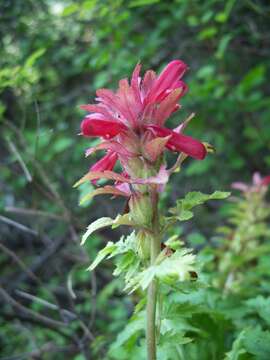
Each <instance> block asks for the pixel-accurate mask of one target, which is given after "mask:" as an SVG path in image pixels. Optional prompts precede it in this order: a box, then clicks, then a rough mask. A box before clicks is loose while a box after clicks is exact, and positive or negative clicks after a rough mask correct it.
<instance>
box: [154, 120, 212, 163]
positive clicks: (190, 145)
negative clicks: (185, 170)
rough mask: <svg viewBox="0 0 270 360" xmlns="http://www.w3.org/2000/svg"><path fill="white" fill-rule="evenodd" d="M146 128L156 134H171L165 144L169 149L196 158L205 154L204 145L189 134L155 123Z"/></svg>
mask: <svg viewBox="0 0 270 360" xmlns="http://www.w3.org/2000/svg"><path fill="white" fill-rule="evenodd" d="M147 128H148V129H150V130H152V131H153V133H154V134H155V135H156V136H162V137H166V136H171V137H170V139H169V140H168V142H167V144H166V147H167V148H168V149H169V150H171V151H178V152H183V153H185V154H187V155H189V156H191V157H193V158H195V159H197V160H203V159H204V158H205V156H206V154H207V151H206V148H205V146H204V145H203V144H202V143H201V142H200V141H198V140H196V139H193V138H192V137H190V136H187V135H183V134H181V133H180V134H179V133H176V132H175V131H173V130H170V129H167V128H164V127H160V126H157V125H149V126H148V127H147Z"/></svg>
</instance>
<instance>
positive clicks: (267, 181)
mask: <svg viewBox="0 0 270 360" xmlns="http://www.w3.org/2000/svg"><path fill="white" fill-rule="evenodd" d="M261 184H262V185H264V186H267V185H269V184H270V175H268V176H265V177H264V178H263V179H262V182H261Z"/></svg>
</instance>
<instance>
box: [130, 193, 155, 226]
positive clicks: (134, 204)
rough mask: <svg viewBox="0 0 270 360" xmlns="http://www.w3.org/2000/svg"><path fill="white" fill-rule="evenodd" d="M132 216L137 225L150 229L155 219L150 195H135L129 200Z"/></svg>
mask: <svg viewBox="0 0 270 360" xmlns="http://www.w3.org/2000/svg"><path fill="white" fill-rule="evenodd" d="M129 209H130V216H131V218H132V220H133V221H134V222H135V223H136V224H137V225H141V226H144V227H148V226H149V225H150V224H151V221H152V217H153V210H152V203H151V200H150V197H149V195H147V194H142V193H138V192H137V193H134V194H132V195H131V198H130V200H129Z"/></svg>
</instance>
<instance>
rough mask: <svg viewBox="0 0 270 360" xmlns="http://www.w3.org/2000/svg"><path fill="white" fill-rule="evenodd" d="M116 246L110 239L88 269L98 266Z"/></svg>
mask: <svg viewBox="0 0 270 360" xmlns="http://www.w3.org/2000/svg"><path fill="white" fill-rule="evenodd" d="M116 248H117V246H116V245H115V244H114V243H113V242H112V241H109V242H108V243H107V245H106V246H105V248H103V249H102V250H100V251H99V253H98V255H97V257H96V258H95V260H94V261H93V262H92V264H91V265H90V266H89V268H88V269H87V270H90V271H92V270H94V269H95V268H96V267H97V266H98V264H99V263H101V261H102V260H103V259H105V258H106V257H107V256H108V255H110V254H111V253H112V252H113V251H114V250H115V249H116Z"/></svg>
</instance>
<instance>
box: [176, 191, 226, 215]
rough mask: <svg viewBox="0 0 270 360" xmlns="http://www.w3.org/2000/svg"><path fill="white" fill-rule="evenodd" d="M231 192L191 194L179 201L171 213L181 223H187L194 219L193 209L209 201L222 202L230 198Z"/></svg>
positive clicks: (194, 192) (196, 192) (193, 192)
mask: <svg viewBox="0 0 270 360" xmlns="http://www.w3.org/2000/svg"><path fill="white" fill-rule="evenodd" d="M230 194H231V193H230V192H224V191H215V192H214V193H212V194H203V193H201V192H200V191H192V192H189V193H188V194H187V195H186V196H185V197H184V199H180V200H178V201H177V207H176V208H171V209H170V212H171V213H172V214H174V215H176V217H177V219H178V220H180V221H186V220H189V219H191V218H192V217H193V212H192V211H190V210H191V209H192V208H193V207H195V206H198V205H202V204H203V203H205V202H206V201H209V200H221V199H226V198H227V197H228V196H230Z"/></svg>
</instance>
